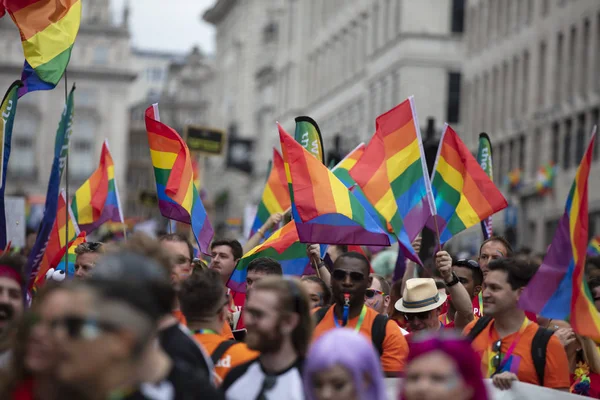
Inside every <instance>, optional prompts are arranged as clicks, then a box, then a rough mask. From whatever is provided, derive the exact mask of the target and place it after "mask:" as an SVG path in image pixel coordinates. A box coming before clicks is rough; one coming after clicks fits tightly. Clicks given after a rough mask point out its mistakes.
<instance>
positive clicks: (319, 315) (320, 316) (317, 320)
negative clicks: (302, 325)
mask: <svg viewBox="0 0 600 400" xmlns="http://www.w3.org/2000/svg"><path fill="white" fill-rule="evenodd" d="M327 311H329V307H321V308H319V309H318V310H317V311H315V312H314V313H313V319H314V321H315V326H317V325H319V324H320V323H321V321H322V320H323V318H325V314H327Z"/></svg>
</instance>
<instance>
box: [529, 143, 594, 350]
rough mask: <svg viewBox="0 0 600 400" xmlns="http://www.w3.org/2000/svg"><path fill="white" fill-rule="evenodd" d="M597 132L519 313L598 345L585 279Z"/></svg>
mask: <svg viewBox="0 0 600 400" xmlns="http://www.w3.org/2000/svg"><path fill="white" fill-rule="evenodd" d="M595 140H596V132H595V131H594V133H593V134H592V139H591V141H590V144H589V146H588V148H587V151H586V152H585V155H584V156H583V160H582V161H581V164H579V167H578V168H577V173H576V175H575V180H574V182H573V185H572V186H571V190H570V192H569V196H568V197H567V203H566V206H565V213H564V214H563V216H562V218H561V219H560V221H559V223H558V227H557V229H556V233H555V234H554V239H553V240H552V244H551V245H550V248H549V249H548V254H547V255H546V257H545V258H544V262H543V263H542V266H541V267H540V269H539V270H538V272H537V273H536V274H535V276H534V277H533V279H532V280H531V282H529V285H527V287H526V288H525V290H524V291H523V294H522V295H521V298H520V300H519V304H520V306H521V308H522V309H524V310H527V311H531V312H535V313H537V314H540V315H542V316H543V317H546V318H552V319H561V320H567V319H569V322H570V324H571V327H572V328H573V330H574V331H575V333H577V334H579V335H581V336H586V337H589V338H591V339H593V340H595V341H596V342H600V314H599V313H598V311H597V310H596V307H595V306H594V299H593V296H592V294H591V292H590V289H589V287H588V285H587V282H586V280H585V279H584V274H585V257H586V248H587V247H588V223H589V214H588V178H589V174H590V169H591V164H592V158H593V148H594V143H595Z"/></svg>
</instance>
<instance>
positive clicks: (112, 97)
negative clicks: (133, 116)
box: [0, 0, 135, 198]
mask: <svg viewBox="0 0 600 400" xmlns="http://www.w3.org/2000/svg"><path fill="white" fill-rule="evenodd" d="M82 12H83V16H82V21H81V27H80V30H79V35H78V37H77V41H76V43H75V46H74V47H73V52H72V56H71V61H70V63H69V67H68V69H67V74H66V75H67V78H68V83H69V86H70V85H72V84H73V83H75V84H76V87H77V89H76V91H75V122H74V127H73V134H72V136H71V144H70V146H71V147H70V157H69V171H68V176H69V182H70V187H71V190H72V192H71V193H74V190H75V189H76V188H77V187H79V185H80V184H81V183H83V181H85V180H86V179H87V178H88V177H89V175H90V174H91V173H92V172H93V171H94V170H95V169H96V168H97V166H98V162H99V157H100V150H101V147H102V142H103V141H104V139H105V138H107V139H108V141H109V143H110V148H111V152H112V156H113V159H114V161H115V178H116V180H117V183H118V185H119V190H120V192H121V197H123V198H124V197H126V196H127V192H126V189H127V187H126V185H125V184H124V183H125V179H124V178H125V168H126V165H127V147H128V135H127V124H128V120H129V118H128V97H129V87H130V85H131V82H132V81H133V80H134V78H135V73H134V72H133V71H132V70H131V68H130V57H131V50H130V38H129V31H128V26H127V18H123V22H122V23H120V24H115V23H113V22H112V18H111V15H110V10H109V2H108V0H95V1H93V2H84V4H83V10H82ZM0 49H2V58H0V87H1V88H3V89H2V90H6V88H8V86H9V85H10V84H11V83H12V82H13V81H14V80H16V79H19V78H20V77H21V69H22V67H23V60H24V58H23V49H22V47H21V41H20V37H19V31H18V30H17V29H16V27H15V25H14V23H13V22H12V20H11V19H10V18H9V17H8V16H5V17H4V18H2V19H0ZM64 104H65V89H64V82H61V83H59V85H58V86H57V87H56V88H55V89H54V90H51V91H40V92H33V93H29V94H27V95H25V96H24V97H22V98H21V99H20V100H19V104H18V108H17V116H16V121H15V125H14V130H13V139H12V153H11V158H10V163H9V167H8V183H7V191H8V193H13V192H15V193H16V192H18V193H24V194H25V195H28V196H35V195H42V196H44V195H45V194H46V188H47V185H48V177H49V173H50V166H51V164H52V159H53V157H54V152H53V150H52V149H53V148H54V138H55V133H56V129H57V127H58V122H59V120H60V117H61V113H62V111H63V108H64Z"/></svg>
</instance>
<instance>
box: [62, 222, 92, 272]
mask: <svg viewBox="0 0 600 400" xmlns="http://www.w3.org/2000/svg"><path fill="white" fill-rule="evenodd" d="M85 242H87V236H86V234H85V232H81V233H80V234H79V235H78V236H77V237H76V238H75V239H74V240H72V241H71V242H70V243H69V251H68V252H67V254H66V255H65V252H64V249H63V251H62V258H61V259H60V262H58V264H57V265H56V269H57V270H59V271H64V270H65V262H66V264H67V268H68V270H67V276H68V277H69V276H74V275H75V261H76V260H77V254H75V249H76V248H77V246H79V245H80V244H82V243H85Z"/></svg>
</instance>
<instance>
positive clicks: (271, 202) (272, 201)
mask: <svg viewBox="0 0 600 400" xmlns="http://www.w3.org/2000/svg"><path fill="white" fill-rule="evenodd" d="M290 205H291V202H290V192H289V191H288V185H287V180H286V178H285V166H284V164H283V158H282V157H281V154H279V152H278V151H277V149H273V166H272V168H271V172H270V173H269V179H267V184H266V185H265V188H264V190H263V194H262V197H261V200H260V204H259V205H258V209H257V211H256V217H255V218H254V223H253V224H252V229H251V230H250V236H251V237H252V236H253V235H254V234H255V233H256V231H258V230H259V229H260V228H261V227H262V226H263V225H264V224H265V223H266V222H267V220H268V219H269V217H270V216H271V215H273V214H275V213H284V212H285V211H286V210H287V209H288V208H290ZM270 234H271V233H270V232H265V238H268V237H269V235H270Z"/></svg>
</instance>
